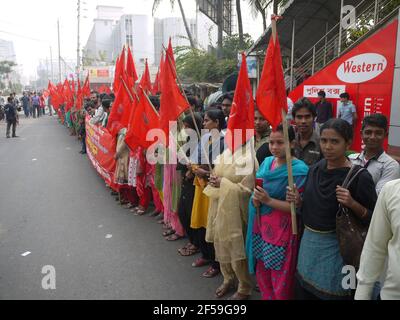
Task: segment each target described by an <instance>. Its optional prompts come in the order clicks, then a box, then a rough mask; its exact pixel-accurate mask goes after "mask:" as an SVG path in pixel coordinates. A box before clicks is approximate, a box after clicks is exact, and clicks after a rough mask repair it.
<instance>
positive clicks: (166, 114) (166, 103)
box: [160, 51, 190, 145]
mask: <svg viewBox="0 0 400 320" xmlns="http://www.w3.org/2000/svg"><path fill="white" fill-rule="evenodd" d="M172 56H173V52H172ZM174 74H175V69H174V68H173V66H172V60H171V57H170V53H169V52H168V51H167V55H166V58H165V64H164V67H163V70H162V72H161V101H160V104H161V108H160V118H161V123H160V126H161V129H162V130H164V132H165V134H166V142H167V145H168V141H169V122H170V121H176V120H177V119H178V117H179V116H180V115H181V114H182V113H183V112H185V111H186V110H187V109H188V108H189V107H190V105H189V103H188V102H187V100H186V99H185V97H184V96H183V95H182V93H181V91H180V90H179V87H178V85H177V84H176V80H175V77H174Z"/></svg>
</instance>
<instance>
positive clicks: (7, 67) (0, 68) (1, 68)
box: [0, 60, 16, 76]
mask: <svg viewBox="0 0 400 320" xmlns="http://www.w3.org/2000/svg"><path fill="white" fill-rule="evenodd" d="M15 66H16V64H15V63H14V62H13V61H7V60H4V61H0V76H4V75H8V74H10V73H11V72H12V71H13V67H15Z"/></svg>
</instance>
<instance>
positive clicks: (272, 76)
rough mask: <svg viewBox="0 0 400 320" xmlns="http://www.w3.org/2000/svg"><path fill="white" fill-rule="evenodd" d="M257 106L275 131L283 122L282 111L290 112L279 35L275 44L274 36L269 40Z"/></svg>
mask: <svg viewBox="0 0 400 320" xmlns="http://www.w3.org/2000/svg"><path fill="white" fill-rule="evenodd" d="M257 106H258V109H259V110H260V113H261V114H262V115H263V116H264V118H265V119H266V120H267V121H268V122H269V123H270V124H271V126H272V127H273V128H274V129H276V127H277V126H278V125H279V124H280V123H281V122H282V109H284V110H285V111H286V112H287V110H288V107H287V97H286V86H285V79H284V76H283V67H282V56H281V48H280V45H279V39H278V35H276V41H275V44H274V40H273V37H272V36H271V38H270V40H269V45H268V49H267V54H266V56H265V62H264V69H263V71H262V74H261V79H260V84H259V87H258V90H257Z"/></svg>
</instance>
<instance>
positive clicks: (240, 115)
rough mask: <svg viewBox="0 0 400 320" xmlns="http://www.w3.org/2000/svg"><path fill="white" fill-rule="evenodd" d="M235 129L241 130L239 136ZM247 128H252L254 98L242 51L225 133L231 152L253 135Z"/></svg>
mask: <svg viewBox="0 0 400 320" xmlns="http://www.w3.org/2000/svg"><path fill="white" fill-rule="evenodd" d="M235 129H236V130H240V131H241V136H240V137H235V131H234V130H235ZM247 129H253V130H254V99H253V93H252V89H251V84H250V80H249V76H248V73H247V62H246V55H245V54H244V53H242V65H241V67H240V72H239V77H238V80H237V84H236V91H235V96H234V98H233V103H232V108H231V113H230V115H229V121H228V130H227V133H226V143H227V145H228V147H229V149H231V151H232V153H234V152H235V151H236V149H237V148H239V147H241V146H242V145H243V144H245V143H246V142H247V141H248V140H250V139H251V138H252V137H253V136H254V133H253V134H251V135H247V131H246V130H247ZM239 138H240V139H239Z"/></svg>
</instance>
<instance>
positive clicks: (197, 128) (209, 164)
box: [163, 45, 213, 174]
mask: <svg viewBox="0 0 400 320" xmlns="http://www.w3.org/2000/svg"><path fill="white" fill-rule="evenodd" d="M163 48H164V50H165V53H166V54H165V56H166V57H168V64H169V65H170V67H171V68H173V66H172V61H171V58H170V57H169V56H168V52H167V49H166V48H165V47H164V45H163ZM176 80H177V81H178V84H179V87H180V88H181V90H182V93H183V96H184V97H185V100H186V102H187V103H188V104H189V105H190V103H189V100H188V98H187V96H186V93H185V90H184V89H183V86H182V83H181V81H180V80H179V77H178V72H176ZM189 112H190V115H191V116H192V120H193V124H194V127H195V129H196V133H197V136H198V138H199V141H200V146H201V148H202V149H203V152H204V156H205V157H206V160H207V163H208V169H209V170H210V174H211V173H212V172H213V168H212V166H211V162H210V157H209V156H208V153H207V152H206V150H205V148H204V146H203V144H202V143H201V134H200V130H199V127H198V125H197V122H196V118H195V116H194V112H193V110H192V108H191V107H190V108H189Z"/></svg>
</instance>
